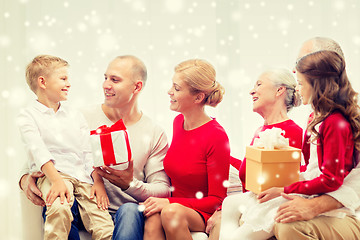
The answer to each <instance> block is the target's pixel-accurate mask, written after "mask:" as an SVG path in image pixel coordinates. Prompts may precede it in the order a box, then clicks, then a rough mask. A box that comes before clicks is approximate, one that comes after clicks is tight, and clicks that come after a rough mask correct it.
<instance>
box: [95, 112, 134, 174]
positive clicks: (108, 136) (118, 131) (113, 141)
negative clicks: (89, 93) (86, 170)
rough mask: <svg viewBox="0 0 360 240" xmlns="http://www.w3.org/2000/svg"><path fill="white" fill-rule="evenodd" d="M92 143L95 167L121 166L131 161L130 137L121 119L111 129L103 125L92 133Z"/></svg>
mask: <svg viewBox="0 0 360 240" xmlns="http://www.w3.org/2000/svg"><path fill="white" fill-rule="evenodd" d="M90 142H91V148H92V153H93V159H94V167H100V166H103V165H106V166H113V165H119V164H123V163H127V162H128V161H130V160H131V148H130V142H129V136H128V132H127V130H126V127H125V125H124V122H123V121H122V120H121V119H120V120H119V121H117V122H116V123H115V124H114V125H112V126H110V127H107V126H106V125H103V126H101V127H99V128H97V129H96V130H92V131H90Z"/></svg>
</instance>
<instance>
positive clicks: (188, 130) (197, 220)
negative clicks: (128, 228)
mask: <svg viewBox="0 0 360 240" xmlns="http://www.w3.org/2000/svg"><path fill="white" fill-rule="evenodd" d="M168 93H169V95H170V99H171V101H170V109H171V110H173V111H177V112H179V113H180V114H179V115H178V116H177V117H176V118H175V120H174V125H173V138H172V142H171V146H170V148H169V150H168V152H167V154H166V157H165V159H164V169H165V172H166V173H167V174H168V176H169V177H170V180H171V185H172V188H173V189H172V196H171V197H170V198H154V197H150V198H149V199H147V200H146V201H145V202H144V205H145V210H144V215H145V217H146V221H145V231H144V232H145V233H144V239H145V240H149V239H156V240H159V239H169V240H170V239H181V240H186V239H192V237H191V234H190V231H196V232H200V231H201V232H204V231H205V226H206V222H207V220H208V219H209V217H210V216H211V215H212V214H213V213H214V211H215V210H216V209H217V208H218V207H219V206H220V205H221V203H222V200H223V199H224V198H225V197H226V187H224V185H223V182H224V181H226V180H227V179H228V176H229V158H230V148H229V140H228V137H227V134H226V132H225V130H224V129H223V128H222V127H221V125H220V124H219V123H218V122H217V121H216V120H215V119H214V118H211V117H209V116H208V115H207V114H206V112H205V105H210V106H213V107H215V106H216V105H217V104H218V103H220V102H221V100H222V98H223V94H224V89H223V87H222V86H221V85H220V84H219V83H218V82H217V81H216V79H215V70H214V68H213V66H212V65H211V64H209V63H208V62H206V61H204V60H199V59H193V60H188V61H185V62H182V63H180V64H179V65H177V66H176V67H175V75H174V77H173V86H172V87H171V89H170V90H169V92H168Z"/></svg>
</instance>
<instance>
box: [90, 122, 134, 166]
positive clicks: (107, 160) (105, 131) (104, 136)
mask: <svg viewBox="0 0 360 240" xmlns="http://www.w3.org/2000/svg"><path fill="white" fill-rule="evenodd" d="M121 130H123V131H124V133H125V142H126V148H127V152H128V161H130V160H131V149H130V143H129V136H128V133H127V131H126V127H125V124H124V122H123V120H122V119H120V120H119V121H117V122H116V123H114V124H113V125H112V126H110V127H107V126H106V125H103V126H100V127H98V128H97V129H96V130H92V131H90V135H100V144H101V150H102V154H103V158H104V164H105V165H106V166H111V165H116V164H117V163H116V159H115V154H114V147H113V143H112V139H111V133H112V132H116V131H121Z"/></svg>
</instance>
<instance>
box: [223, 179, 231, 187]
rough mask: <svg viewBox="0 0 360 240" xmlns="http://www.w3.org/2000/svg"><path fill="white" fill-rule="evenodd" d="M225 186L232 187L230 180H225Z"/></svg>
mask: <svg viewBox="0 0 360 240" xmlns="http://www.w3.org/2000/svg"><path fill="white" fill-rule="evenodd" d="M223 186H224V188H228V187H230V182H229V181H228V180H225V181H223Z"/></svg>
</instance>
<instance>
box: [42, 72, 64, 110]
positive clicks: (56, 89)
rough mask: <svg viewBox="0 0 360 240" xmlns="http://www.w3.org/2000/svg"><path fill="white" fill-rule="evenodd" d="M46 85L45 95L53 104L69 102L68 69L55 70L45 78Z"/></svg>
mask: <svg viewBox="0 0 360 240" xmlns="http://www.w3.org/2000/svg"><path fill="white" fill-rule="evenodd" d="M43 80H44V84H45V87H46V88H45V95H46V97H47V98H48V100H49V101H50V102H52V103H59V102H60V101H64V100H67V95H68V91H69V88H70V86H71V85H70V82H69V76H68V67H66V66H63V67H59V68H55V69H54V70H53V71H52V72H51V73H49V74H47V76H46V77H43Z"/></svg>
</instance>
